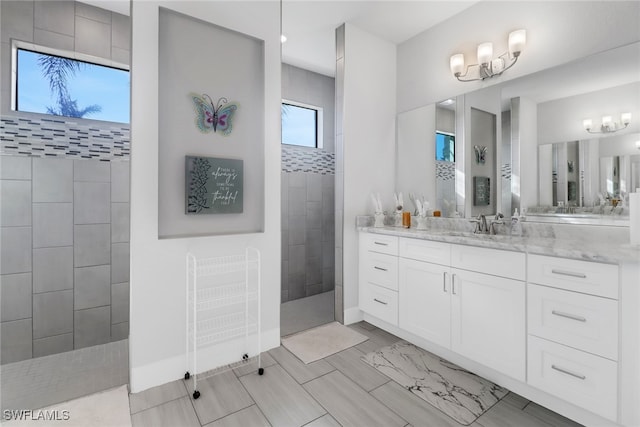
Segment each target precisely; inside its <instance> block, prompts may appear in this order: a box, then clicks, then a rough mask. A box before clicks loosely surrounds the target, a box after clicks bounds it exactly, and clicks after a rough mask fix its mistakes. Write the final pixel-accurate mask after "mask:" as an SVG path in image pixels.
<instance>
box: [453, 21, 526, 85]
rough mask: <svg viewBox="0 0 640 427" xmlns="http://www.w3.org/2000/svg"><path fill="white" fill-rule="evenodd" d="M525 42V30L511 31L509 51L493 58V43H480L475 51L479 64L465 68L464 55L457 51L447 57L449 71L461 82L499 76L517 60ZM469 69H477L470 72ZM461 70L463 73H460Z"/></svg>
mask: <svg viewBox="0 0 640 427" xmlns="http://www.w3.org/2000/svg"><path fill="white" fill-rule="evenodd" d="M526 42H527V30H516V31H512V32H511V33H509V51H508V52H505V53H503V54H502V55H500V56H498V57H497V58H495V59H494V58H493V43H491V42H485V43H480V44H479V45H478V53H477V56H478V62H479V64H472V65H468V66H467V67H466V68H465V66H464V55H463V54H461V53H457V54H455V55H453V56H452V57H451V58H450V59H449V66H450V67H451V72H452V73H453V75H454V76H455V77H456V79H458V80H460V81H461V82H474V81H477V80H484V79H488V78H490V77H495V76H499V75H501V74H502V73H504V72H505V71H506V70H508V69H509V68H511V67H513V66H514V65H515V63H516V62H518V58H519V57H520V53H522V49H523V48H524V45H525V43H526ZM471 69H477V70H478V71H477V72H473V73H471V74H470V70H471ZM463 71H464V74H462V72H463Z"/></svg>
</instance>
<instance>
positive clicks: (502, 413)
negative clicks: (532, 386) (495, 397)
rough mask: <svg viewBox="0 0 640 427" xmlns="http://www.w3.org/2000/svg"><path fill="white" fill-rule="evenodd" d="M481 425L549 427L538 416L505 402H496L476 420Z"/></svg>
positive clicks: (490, 426) (492, 426)
mask: <svg viewBox="0 0 640 427" xmlns="http://www.w3.org/2000/svg"><path fill="white" fill-rule="evenodd" d="M476 423H477V424H479V425H480V426H482V427H513V426H518V427H550V426H552V424H547V423H545V422H544V421H542V420H541V419H540V418H537V417H534V416H533V415H530V414H528V413H526V412H524V411H522V410H520V409H518V408H516V407H515V406H513V405H510V404H508V403H506V402H498V403H496V404H495V405H493V406H492V407H491V408H490V409H489V410H488V411H487V412H485V413H484V414H482V415H481V416H480V418H478V419H477V420H476Z"/></svg>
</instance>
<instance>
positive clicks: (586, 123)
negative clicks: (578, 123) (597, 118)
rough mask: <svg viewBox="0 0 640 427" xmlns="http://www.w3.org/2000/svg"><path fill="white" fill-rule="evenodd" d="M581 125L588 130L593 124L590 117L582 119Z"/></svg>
mask: <svg viewBox="0 0 640 427" xmlns="http://www.w3.org/2000/svg"><path fill="white" fill-rule="evenodd" d="M582 126H584V129H585V130H589V129H591V127H592V126H593V122H592V121H591V119H584V120H583V121H582Z"/></svg>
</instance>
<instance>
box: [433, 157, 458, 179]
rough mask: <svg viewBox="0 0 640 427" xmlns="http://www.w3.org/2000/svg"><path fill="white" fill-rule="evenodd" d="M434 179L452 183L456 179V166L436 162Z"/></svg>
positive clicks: (449, 163)
mask: <svg viewBox="0 0 640 427" xmlns="http://www.w3.org/2000/svg"><path fill="white" fill-rule="evenodd" d="M436 179H438V180H439V181H452V180H455V179H456V164H455V163H453V162H443V161H440V160H436Z"/></svg>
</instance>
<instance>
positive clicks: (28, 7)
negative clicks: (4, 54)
mask: <svg viewBox="0 0 640 427" xmlns="http://www.w3.org/2000/svg"><path fill="white" fill-rule="evenodd" d="M0 7H1V8H2V12H1V13H0V15H2V21H1V22H0V29H1V30H2V40H9V39H10V38H11V37H13V38H16V39H18V40H23V41H25V42H32V41H33V2H31V1H3V2H0Z"/></svg>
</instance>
